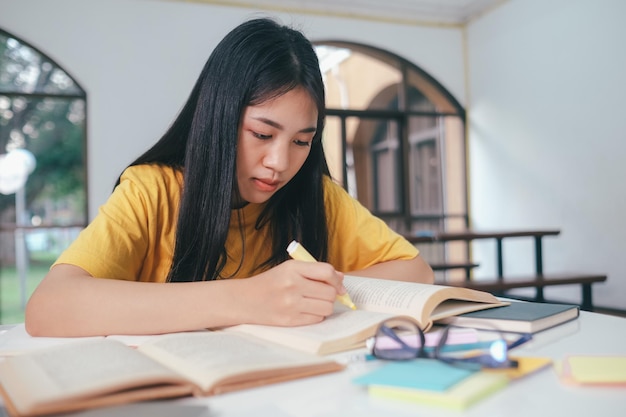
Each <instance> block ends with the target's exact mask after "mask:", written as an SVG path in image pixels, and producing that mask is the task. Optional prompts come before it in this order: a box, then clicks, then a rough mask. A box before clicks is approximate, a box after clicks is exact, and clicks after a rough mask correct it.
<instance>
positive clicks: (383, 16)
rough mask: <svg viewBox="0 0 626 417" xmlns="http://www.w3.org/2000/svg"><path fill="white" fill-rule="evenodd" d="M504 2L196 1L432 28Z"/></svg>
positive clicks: (471, 16) (464, 20) (472, 16)
mask: <svg viewBox="0 0 626 417" xmlns="http://www.w3.org/2000/svg"><path fill="white" fill-rule="evenodd" d="M179 1H180V0H179ZM187 1H188V0H187ZM506 1H508V0H241V1H239V0H221V1H220V0H195V2H200V3H213V4H220V5H231V6H239V7H248V8H250V7H253V8H258V9H259V10H272V11H281V12H291V13H309V14H316V15H331V16H340V17H346V18H354V19H363V20H374V21H389V22H396V23H404V24H415V25H432V26H463V25H464V24H466V23H468V22H470V21H472V20H473V19H475V18H477V17H479V16H481V15H483V14H484V13H487V12H488V11H490V10H492V9H493V8H495V7H497V6H499V5H501V4H502V3H505V2H506Z"/></svg>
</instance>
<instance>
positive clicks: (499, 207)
mask: <svg viewBox="0 0 626 417" xmlns="http://www.w3.org/2000/svg"><path fill="white" fill-rule="evenodd" d="M625 19H626V2H624V1H622V0H594V1H588V0H512V1H509V2H507V3H505V4H504V5H503V6H502V7H500V8H498V9H496V10H495V11H494V12H493V13H491V14H489V15H487V16H485V17H484V18H482V19H480V20H479V21H477V22H475V23H474V24H472V25H471V26H470V28H469V30H468V35H469V38H468V45H469V56H470V65H469V74H470V89H469V96H470V106H469V129H470V135H469V141H470V142H469V148H470V167H471V184H470V187H471V214H472V218H473V226H474V227H476V228H480V229H502V228H528V227H531V228H532V227H543V228H560V229H561V230H562V233H561V235H560V236H559V237H557V238H546V239H545V245H544V246H545V247H544V265H545V270H546V272H556V271H587V272H602V273H607V274H608V283H607V284H602V285H596V286H595V287H594V301H595V302H596V304H599V305H603V306H613V307H617V308H621V309H624V308H626V301H625V297H624V296H625V295H626V262H625V259H626V257H625V256H624V250H625V249H626V244H625V235H626V220H625V217H624V214H625V213H626V185H625V184H624V180H625V179H626V164H625V163H624V157H625V156H626V105H625V104H624V101H625V100H626V81H625V77H626V46H624V41H625V40H626V24H625ZM504 250H505V254H506V255H507V257H506V259H505V273H510V274H516V273H518V274H523V273H526V272H532V268H533V263H532V259H533V254H532V253H531V252H530V250H531V244H530V241H528V242H525V241H524V240H523V239H516V241H511V243H510V244H508V245H507V244H506V241H505V247H504ZM493 251H494V247H493V245H488V244H475V245H474V254H475V256H476V261H478V262H479V263H481V264H483V265H485V267H484V268H481V271H480V273H481V274H484V275H493V274H494V273H495V271H494V268H495V267H494V266H493V265H494V261H493ZM489 268H491V270H488V269H489ZM547 295H548V296H550V297H552V298H554V299H572V300H578V299H579V296H580V295H579V289H578V288H576V289H573V290H571V291H570V290H569V289H567V290H566V289H563V288H560V289H556V288H553V289H551V290H549V291H547Z"/></svg>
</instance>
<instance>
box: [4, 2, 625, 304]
mask: <svg viewBox="0 0 626 417" xmlns="http://www.w3.org/2000/svg"><path fill="white" fill-rule="evenodd" d="M625 12H626V2H622V1H621V0H613V1H610V0H594V1H593V2H591V1H587V0H510V1H509V2H506V3H505V4H504V5H503V6H501V7H499V8H497V9H496V10H495V11H493V12H491V13H489V14H487V15H486V16H484V17H483V18H481V19H480V20H478V21H477V22H475V23H473V24H472V25H471V26H470V28H469V30H468V35H469V38H468V41H469V53H470V73H469V76H470V85H469V88H470V90H469V91H470V99H471V102H470V104H471V106H470V107H469V120H470V157H471V160H470V170H471V175H470V187H471V188H470V192H471V197H470V199H471V211H472V216H473V219H474V224H473V226H474V227H476V228H483V229H512V228H534V227H551V228H552V227H555V228H560V229H562V235H561V236H559V237H558V238H548V239H546V242H545V248H544V252H545V259H544V261H545V269H546V271H547V272H550V271H560V270H572V271H575V270H586V271H591V272H606V273H608V274H609V283H608V284H606V285H602V286H596V289H595V290H594V291H595V293H594V299H595V301H596V303H597V304H601V305H607V306H615V307H619V308H626V305H625V303H624V301H623V300H622V299H623V296H620V295H622V294H626V289H625V287H626V284H625V283H624V275H626V266H624V262H623V261H622V259H623V258H621V255H622V254H621V249H622V248H623V247H624V245H623V244H622V236H623V235H624V233H623V231H624V229H625V227H624V223H625V221H624V220H623V218H622V216H618V213H620V214H621V213H624V212H626V207H625V206H626V198H625V190H624V186H623V185H622V179H623V178H626V175H625V174H626V173H625V172H624V171H626V168H624V167H623V166H622V164H620V161H618V158H619V157H620V156H622V155H626V153H625V152H624V147H625V146H626V141H623V140H621V141H620V139H624V133H623V132H625V131H626V116H624V113H626V112H625V111H624V107H625V106H624V105H623V104H622V103H621V100H620V99H622V98H623V97H626V88H625V83H624V78H623V77H624V74H626V57H625V55H624V51H625V50H626V48H624V47H623V45H619V44H618V43H619V41H620V39H622V40H623V39H626V27H625V26H626V25H623V24H622V25H620V23H622V22H623V16H626V13H625ZM255 14H256V13H255V11H253V10H250V9H242V8H228V7H222V6H215V5H208V4H198V3H192V2H181V3H171V2H167V1H158V0H86V1H85V0H55V1H47V0H0V27H2V28H3V29H5V30H7V31H9V32H12V33H13V34H15V35H16V36H18V37H21V38H22V39H24V40H25V41H27V42H30V43H32V44H33V45H34V46H36V47H38V48H41V50H43V51H45V52H46V53H47V54H48V55H50V56H51V57H52V58H53V59H55V60H56V61H57V62H58V63H59V64H60V65H61V66H62V67H64V68H65V69H66V70H68V71H69V72H70V73H71V74H72V75H73V76H74V77H75V78H76V79H77V80H78V82H80V83H81V85H82V86H83V87H84V88H85V89H86V91H87V94H88V105H89V109H88V110H89V113H88V123H89V124H88V135H89V138H88V140H89V142H88V149H89V176H90V178H89V203H90V216H91V217H93V215H95V213H96V210H97V208H98V206H99V205H100V204H102V203H103V202H104V201H105V200H106V198H107V196H108V195H109V193H110V191H111V187H112V184H113V182H114V181H115V179H116V178H117V175H118V174H119V173H120V171H121V170H122V169H123V168H124V167H125V166H126V165H127V164H128V163H129V162H130V161H131V160H132V159H133V158H134V157H136V156H137V155H138V154H139V153H140V152H141V151H143V150H144V149H146V147H147V146H149V145H150V144H151V143H153V142H154V141H155V140H156V139H157V138H158V137H159V136H160V134H162V133H163V131H164V130H165V128H166V127H167V126H168V125H169V123H170V122H171V121H172V119H173V118H174V116H175V114H176V112H177V111H178V110H179V109H180V107H181V105H182V104H183V102H184V100H185V99H186V97H187V94H188V92H189V90H190V89H191V86H192V84H193V82H194V81H195V78H196V76H197V75H198V73H199V72H200V69H201V67H202V65H203V64H204V61H205V60H206V58H207V57H208V55H209V53H210V51H211V49H212V48H213V47H214V46H215V44H216V43H217V42H218V41H219V39H221V37H222V36H223V35H224V34H225V33H226V32H227V31H228V30H230V29H231V28H232V27H234V26H235V25H237V24H238V23H240V22H242V21H243V20H245V19H247V18H249V17H251V16H253V15H255ZM272 15H275V16H278V17H280V18H281V20H282V21H283V22H285V23H293V24H294V25H296V26H298V27H301V28H302V29H303V30H304V32H305V33H306V34H307V35H309V37H310V38H311V39H313V40H323V39H341V40H348V41H356V42H361V43H366V44H371V45H374V46H378V47H381V48H385V49H388V50H390V51H393V52H395V53H397V54H399V55H401V56H403V57H405V58H407V59H408V60H410V61H412V62H413V63H415V64H417V65H419V66H420V67H422V68H423V69H424V70H426V71H427V72H429V73H430V74H431V75H432V76H433V77H435V78H436V79H437V80H438V81H439V82H441V83H442V84H443V85H444V86H445V87H446V88H448V89H449V91H450V92H451V93H452V94H453V95H454V96H455V97H456V98H457V99H458V100H459V101H460V102H461V103H462V104H465V103H466V97H465V85H464V69H463V53H462V44H463V42H462V36H461V32H460V31H459V30H454V29H439V28H428V27H415V26H403V25H392V24H386V23H373V22H367V21H357V20H348V19H339V18H334V17H320V16H310V15H309V16H307V15H297V14H292V15H286V14H272ZM620 105H621V106H620ZM530 249H531V247H530V244H528V245H527V244H526V242H524V241H519V242H516V241H514V242H511V243H509V244H505V253H507V254H508V255H507V258H506V264H505V268H506V271H507V272H510V273H524V272H531V269H532V265H533V263H532V254H531V253H530ZM492 252H493V246H492V245H491V246H489V245H485V244H482V245H476V247H475V255H476V259H477V261H478V262H480V263H481V264H482V265H483V266H482V267H481V269H480V270H479V275H481V274H482V275H493V274H494V272H495V271H494V269H493V267H492V265H494V261H493V256H492ZM558 292H559V293H558V294H556V295H555V296H554V297H553V298H563V297H564V296H568V294H571V297H572V299H573V300H578V289H576V290H575V291H574V290H573V291H570V292H568V291H563V290H558ZM563 293H565V295H563ZM552 294H554V291H549V292H548V295H552Z"/></svg>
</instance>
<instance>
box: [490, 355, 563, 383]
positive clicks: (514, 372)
mask: <svg viewBox="0 0 626 417" xmlns="http://www.w3.org/2000/svg"><path fill="white" fill-rule="evenodd" d="M511 359H514V360H516V361H517V363H518V365H517V368H504V369H484V370H483V371H484V372H492V373H501V374H505V375H506V376H507V377H509V378H510V379H517V378H521V377H523V376H525V375H528V374H531V373H533V372H536V371H538V370H540V369H542V368H545V367H547V366H548V365H550V364H551V363H552V359H550V358H534V357H511Z"/></svg>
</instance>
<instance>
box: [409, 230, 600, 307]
mask: <svg viewBox="0 0 626 417" xmlns="http://www.w3.org/2000/svg"><path fill="white" fill-rule="evenodd" d="M560 233H561V231H560V230H558V229H542V230H509V231H471V230H465V231H460V232H435V233H429V234H426V235H418V236H405V238H406V239H407V240H408V241H409V242H411V243H414V244H417V243H436V242H444V243H445V242H451V241H465V242H468V243H469V242H470V241H472V240H476V239H495V241H496V262H497V273H498V276H497V278H494V279H487V280H485V279H480V280H473V279H471V275H470V271H471V269H472V268H468V269H466V271H467V275H466V278H467V279H466V280H465V281H458V282H446V283H445V284H446V285H456V286H463V287H467V288H474V289H478V290H481V291H487V292H491V293H494V294H497V295H503V296H507V297H511V295H509V294H506V291H508V290H512V289H515V288H535V297H534V298H532V300H533V301H538V302H543V301H546V300H545V298H544V294H543V289H544V288H545V287H549V286H556V285H580V286H581V289H582V299H581V304H580V306H581V309H583V310H588V311H593V300H592V291H591V286H592V284H595V283H599V282H604V281H606V280H607V276H606V275H603V274H585V273H572V274H567V273H561V274H544V272H543V244H542V240H543V238H544V237H546V236H558V235H559V234H560ZM523 237H530V238H532V239H533V240H534V242H535V275H533V276H527V277H515V278H514V277H507V278H505V277H504V263H503V253H502V252H503V250H502V241H503V240H504V239H506V238H523ZM476 266H478V265H476ZM433 269H434V268H433ZM512 298H514V297H512Z"/></svg>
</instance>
